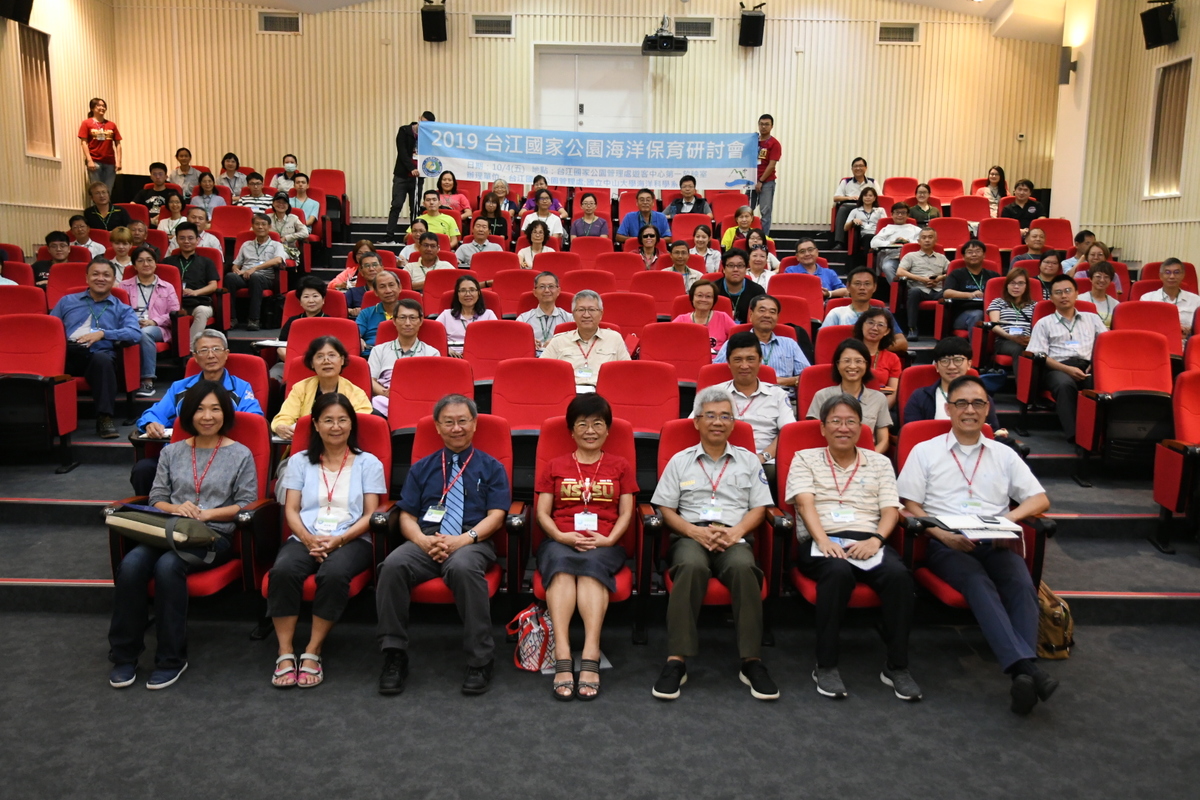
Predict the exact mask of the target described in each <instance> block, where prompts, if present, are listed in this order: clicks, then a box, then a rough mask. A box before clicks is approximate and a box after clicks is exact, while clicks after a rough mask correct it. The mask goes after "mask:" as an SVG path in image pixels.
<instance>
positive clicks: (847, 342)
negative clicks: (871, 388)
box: [830, 336, 959, 386]
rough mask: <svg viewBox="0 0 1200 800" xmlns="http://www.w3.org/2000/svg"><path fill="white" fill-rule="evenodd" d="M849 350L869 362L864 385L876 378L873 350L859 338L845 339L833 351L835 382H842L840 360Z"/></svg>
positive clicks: (864, 376)
mask: <svg viewBox="0 0 1200 800" xmlns="http://www.w3.org/2000/svg"><path fill="white" fill-rule="evenodd" d="M952 338H955V339H957V338H959V337H957V336H955V337H952ZM847 350H853V351H854V352H856V353H858V354H859V355H860V356H862V357H863V361H866V362H867V368H866V370H865V371H864V372H863V376H862V382H863V386H866V385H867V384H868V383H870V382H871V381H873V380H875V373H874V372H872V371H871V351H870V350H868V349H867V346H866V345H865V344H863V343H862V342H860V341H859V340H858V339H843V340H842V343H841V344H839V345H838V346H837V349H836V350H834V351H833V365H832V366H831V367H830V369H831V370H832V373H833V382H834V383H837V384H840V383H841V382H842V373H841V372H839V371H838V362H839V361H841V360H842V353H845V352H846V351H847Z"/></svg>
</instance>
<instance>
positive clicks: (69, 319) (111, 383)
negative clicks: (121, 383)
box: [50, 256, 142, 439]
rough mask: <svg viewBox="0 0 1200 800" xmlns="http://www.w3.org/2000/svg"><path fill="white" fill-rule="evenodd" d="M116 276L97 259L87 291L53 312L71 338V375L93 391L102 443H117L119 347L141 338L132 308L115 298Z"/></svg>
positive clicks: (89, 274) (71, 296)
mask: <svg viewBox="0 0 1200 800" xmlns="http://www.w3.org/2000/svg"><path fill="white" fill-rule="evenodd" d="M115 273H116V271H115V269H114V268H113V265H112V262H111V261H109V260H108V259H107V258H103V257H100V256H97V257H96V258H93V259H92V261H91V263H90V264H88V268H87V284H88V290H87V291H86V292H81V293H80V294H69V295H66V296H65V297H63V298H62V299H61V300H59V301H58V302H57V303H55V304H54V309H53V310H52V311H51V312H50V314H51V315H53V316H55V317H58V318H59V319H61V320H62V323H63V329H64V330H65V331H66V334H67V365H66V368H67V372H69V373H70V374H71V375H76V376H82V377H84V378H86V379H87V382H88V385H89V386H90V387H91V389H92V397H93V398H94V399H95V401H96V433H97V434H98V435H99V436H100V438H102V439H116V438H117V437H118V436H119V435H120V434H119V433H118V432H117V426H116V425H115V424H114V423H113V413H114V408H115V406H116V401H117V354H116V350H115V344H116V343H117V342H123V343H126V344H133V343H135V342H140V341H141V340H142V330H141V327H140V326H139V325H138V321H137V314H135V313H134V311H133V308H131V307H130V306H128V305H126V304H125V303H122V302H121V301H119V300H117V298H115V297H113V296H112V290H113V286H115V285H116V274H115Z"/></svg>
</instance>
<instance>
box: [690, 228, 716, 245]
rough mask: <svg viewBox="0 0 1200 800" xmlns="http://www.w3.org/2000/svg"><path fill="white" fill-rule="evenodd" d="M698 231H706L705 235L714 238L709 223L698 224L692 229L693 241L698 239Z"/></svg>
mask: <svg viewBox="0 0 1200 800" xmlns="http://www.w3.org/2000/svg"><path fill="white" fill-rule="evenodd" d="M698 231H704V235H705V236H707V237H708V238H710V239H711V238H712V228H710V227H709V226H708V225H697V226H696V227H695V228H693V229H692V241H693V242H694V241H695V240H696V233H697V232H698Z"/></svg>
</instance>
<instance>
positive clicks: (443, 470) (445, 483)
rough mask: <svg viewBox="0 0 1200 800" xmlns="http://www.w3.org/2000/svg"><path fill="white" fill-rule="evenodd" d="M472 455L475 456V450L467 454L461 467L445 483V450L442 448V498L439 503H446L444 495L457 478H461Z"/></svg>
mask: <svg viewBox="0 0 1200 800" xmlns="http://www.w3.org/2000/svg"><path fill="white" fill-rule="evenodd" d="M474 457H475V451H474V450H472V451H471V455H469V456H467V460H466V461H464V462H463V465H462V467H461V468H460V469H459V470H458V474H457V475H455V476H454V477H453V478H452V479H450V482H449V483H447V482H446V451H445V450H444V449H443V450H442V500H441V503H442V504H443V505H444V504H445V503H446V495H448V494H450V490H451V489H453V488H454V484H456V483H458V479H459V478H461V477H462V476H463V473H464V472H466V471H467V465H468V464H470V463H471V459H472V458H474ZM464 488H465V487H464Z"/></svg>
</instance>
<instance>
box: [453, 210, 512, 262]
mask: <svg viewBox="0 0 1200 800" xmlns="http://www.w3.org/2000/svg"><path fill="white" fill-rule="evenodd" d="M490 232H491V228H489V227H488V221H487V220H486V219H485V218H484V217H478V218H476V220H475V222H474V223H473V224H472V225H471V241H469V242H463V243H462V244H460V245H459V246H458V250H456V251H455V253H454V254H455V255H456V256H458V265H459V266H460V267H462V268H463V269H470V268H471V259H472V258H473V257H474V256H475V254H476V253H489V252H496V253H498V252H500V250H501V247H500V245H498V244H496V243H495V242H493V241H490V240H489V239H488V234H489V233H490Z"/></svg>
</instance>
